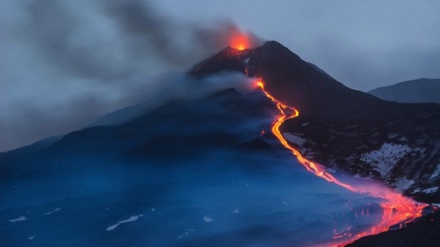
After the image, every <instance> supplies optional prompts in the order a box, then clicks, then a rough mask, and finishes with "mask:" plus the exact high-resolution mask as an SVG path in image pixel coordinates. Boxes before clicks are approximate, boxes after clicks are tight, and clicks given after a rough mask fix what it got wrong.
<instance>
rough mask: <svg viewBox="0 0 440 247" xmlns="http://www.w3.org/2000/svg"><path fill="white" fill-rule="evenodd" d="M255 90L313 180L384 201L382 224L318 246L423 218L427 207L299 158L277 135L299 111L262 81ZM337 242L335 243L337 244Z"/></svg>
mask: <svg viewBox="0 0 440 247" xmlns="http://www.w3.org/2000/svg"><path fill="white" fill-rule="evenodd" d="M257 86H258V87H260V88H261V90H262V91H263V92H264V94H265V95H266V97H267V98H269V99H270V100H272V101H273V102H274V103H275V105H276V106H277V108H278V110H279V111H280V113H281V115H279V116H278V117H277V118H276V120H275V121H274V122H273V125H272V133H273V134H274V135H275V136H276V137H277V138H278V140H279V141H280V142H281V144H282V145H283V146H284V147H285V148H286V149H288V150H290V151H291V152H292V154H293V155H295V156H296V158H297V159H298V161H299V162H300V163H301V164H302V165H303V166H304V167H305V168H306V169H307V170H308V171H309V172H312V173H314V174H315V175H316V176H318V177H321V178H323V179H325V180H327V181H328V182H331V183H335V184H337V185H339V186H342V187H344V188H345V189H348V190H350V191H352V192H357V193H366V194H368V195H371V196H373V197H378V198H383V199H384V200H383V202H381V203H380V206H381V208H382V209H383V213H382V219H381V222H380V223H379V224H378V225H376V226H374V227H371V229H369V230H367V231H364V232H360V233H351V232H350V229H347V231H345V232H342V233H339V234H336V233H335V235H334V237H333V239H334V240H335V241H333V242H332V243H328V244H324V245H320V246H345V245H347V244H349V243H351V242H353V241H355V240H357V239H359V238H361V237H363V236H367V235H374V234H378V233H381V232H385V231H388V230H389V228H390V227H391V226H395V225H397V226H399V227H403V226H404V225H405V224H406V223H408V222H410V221H412V220H414V219H416V218H417V217H420V216H421V215H422V210H423V208H424V207H425V206H426V205H423V204H420V203H417V202H415V201H413V200H412V199H410V198H407V197H404V196H403V195H401V194H399V193H397V192H395V191H393V190H391V189H389V188H384V187H382V186H379V185H375V184H371V183H370V184H367V185H363V186H354V185H349V184H347V183H344V182H342V181H340V180H338V179H337V178H335V177H334V176H333V175H331V174H330V173H328V172H327V171H326V169H325V167H324V166H322V165H319V164H316V163H314V162H312V161H310V160H308V159H306V158H304V156H302V155H301V153H300V152H299V151H298V150H297V149H295V148H294V147H292V146H291V145H290V144H289V143H288V142H287V140H286V138H284V136H283V134H282V133H281V131H280V126H281V125H282V124H283V123H284V122H285V121H286V120H288V119H292V118H295V117H298V116H299V111H298V110H297V109H295V108H293V107H290V106H288V105H286V104H284V103H282V102H280V101H279V100H277V99H276V98H275V97H274V96H272V95H271V94H270V93H269V92H268V91H266V89H265V87H264V83H263V82H262V81H258V82H257ZM336 239H338V240H336Z"/></svg>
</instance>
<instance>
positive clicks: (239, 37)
mask: <svg viewBox="0 0 440 247" xmlns="http://www.w3.org/2000/svg"><path fill="white" fill-rule="evenodd" d="M230 46H231V47H232V48H234V49H237V50H239V51H242V50H244V49H247V48H249V47H250V46H251V42H250V40H249V38H248V37H247V36H246V34H243V33H237V34H235V35H234V36H233V37H232V39H231V42H230Z"/></svg>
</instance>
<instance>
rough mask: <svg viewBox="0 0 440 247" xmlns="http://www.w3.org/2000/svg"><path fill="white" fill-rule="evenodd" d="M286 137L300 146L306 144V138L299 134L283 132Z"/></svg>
mask: <svg viewBox="0 0 440 247" xmlns="http://www.w3.org/2000/svg"><path fill="white" fill-rule="evenodd" d="M283 136H284V138H286V140H288V141H289V142H290V143H293V144H296V145H298V146H300V147H302V146H303V145H304V143H305V142H306V140H305V139H304V138H302V137H300V136H298V135H295V134H292V133H283Z"/></svg>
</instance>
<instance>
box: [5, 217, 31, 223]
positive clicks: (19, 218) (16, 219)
mask: <svg viewBox="0 0 440 247" xmlns="http://www.w3.org/2000/svg"><path fill="white" fill-rule="evenodd" d="M25 220H27V218H26V217H24V216H20V217H18V218H15V219H10V220H8V221H9V222H12V223H16V222H20V221H25Z"/></svg>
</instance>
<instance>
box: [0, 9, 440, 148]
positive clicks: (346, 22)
mask: <svg viewBox="0 0 440 247" xmlns="http://www.w3.org/2000/svg"><path fill="white" fill-rule="evenodd" d="M439 10H440V1H437V0H420V1H410V0H375V1H353V0H344V1H343V0H332V1H330V0H321V1H317V0H307V1H306V0H304V1H297V0H272V1H262V0H253V1H251V0H248V1H245V0H222V1H214V0H150V1H146V0H21V1H7V0H4V1H0V151H4V150H9V149H12V148H16V147H19V146H22V145H25V144H29V143H31V142H33V141H36V140H39V139H41V138H44V137H47V136H51V135H60V134H63V133H66V132H68V131H72V130H74V129H78V128H81V127H83V126H85V125H86V124H88V123H90V122H92V121H93V120H94V119H96V118H98V117H99V116H102V115H103V114H105V113H108V112H111V111H113V110H115V109H118V108H121V107H124V106H128V105H130V104H133V103H137V102H139V101H141V100H143V99H148V97H149V96H151V95H154V94H156V93H157V92H158V90H163V80H160V79H158V76H159V75H160V76H163V75H164V74H166V73H169V72H177V71H184V70H186V69H188V68H189V67H191V65H193V64H194V63H196V62H198V61H199V60H200V59H203V58H205V57H206V56H208V55H210V54H212V53H214V52H215V51H217V50H219V49H220V48H222V47H223V46H225V45H226V43H227V37H228V34H229V33H230V32H231V31H234V30H236V29H238V28H240V29H242V30H245V31H249V32H252V33H253V34H255V35H257V36H258V37H260V38H262V39H265V40H277V41H279V42H281V43H282V44H284V45H285V46H287V47H288V48H290V49H291V50H292V51H294V52H295V53H297V54H298V55H300V56H301V57H302V58H303V59H305V60H307V61H309V62H312V63H314V64H316V65H318V66H319V67H321V68H322V69H324V70H325V71H326V72H328V73H329V74H331V75H332V76H333V77H335V78H336V79H338V80H340V81H341V82H343V83H344V84H345V85H347V86H349V87H351V88H355V89H359V90H364V91H365V90H370V89H373V88H376V87H378V86H383V85H388V84H393V83H396V82H400V81H404V80H410V79H416V78H421V77H428V78H440V70H439V69H438V68H439V65H440V32H439V31H438V27H439V26H440V15H439V14H438V11H439Z"/></svg>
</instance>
